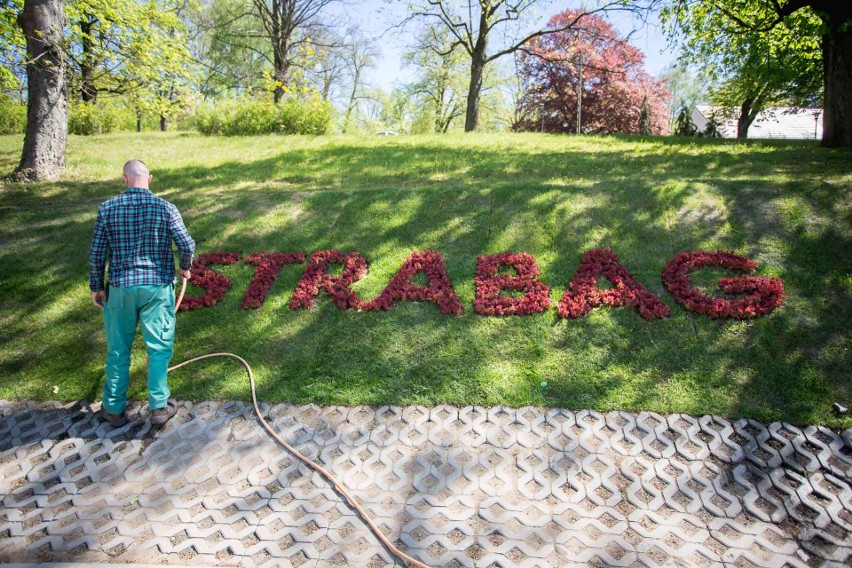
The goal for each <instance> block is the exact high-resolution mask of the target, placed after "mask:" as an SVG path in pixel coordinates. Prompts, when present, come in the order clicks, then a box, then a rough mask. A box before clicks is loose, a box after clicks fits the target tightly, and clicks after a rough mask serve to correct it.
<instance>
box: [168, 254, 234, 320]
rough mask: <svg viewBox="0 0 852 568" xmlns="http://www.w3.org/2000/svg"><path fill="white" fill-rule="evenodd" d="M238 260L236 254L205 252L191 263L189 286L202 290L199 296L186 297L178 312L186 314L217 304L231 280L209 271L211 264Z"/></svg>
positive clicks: (228, 287) (229, 286)
mask: <svg viewBox="0 0 852 568" xmlns="http://www.w3.org/2000/svg"><path fill="white" fill-rule="evenodd" d="M239 260H240V253H238V252H207V253H204V254H200V255H198V258H196V259H195V261H194V262H193V263H192V278H191V279H190V280H189V282H190V284H192V285H193V286H197V287H199V288H201V289H203V290H204V294H202V295H201V296H200V297H199V296H186V297H184V299H183V302H181V305H180V311H182V312H188V311H192V310H197V309H199V308H204V307H207V306H212V305H215V304H218V303H219V302H220V301H221V300H222V298H223V297H224V296H225V292H227V291H228V290H229V289H230V288H231V284H232V282H231V279H230V278H228V277H227V276H225V275H224V274H219V273H218V272H215V271H213V270H210V269H209V268H208V266H210V265H211V264H226V265H227V264H234V263H235V262H237V261H239Z"/></svg>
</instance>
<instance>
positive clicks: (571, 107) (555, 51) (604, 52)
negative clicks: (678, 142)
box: [515, 10, 670, 134]
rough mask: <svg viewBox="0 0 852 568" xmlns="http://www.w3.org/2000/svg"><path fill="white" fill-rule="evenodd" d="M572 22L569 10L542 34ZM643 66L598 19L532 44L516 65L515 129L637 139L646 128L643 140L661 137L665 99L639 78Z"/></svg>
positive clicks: (659, 86)
mask: <svg viewBox="0 0 852 568" xmlns="http://www.w3.org/2000/svg"><path fill="white" fill-rule="evenodd" d="M576 18H577V12H576V11H572V10H568V11H565V12H562V13H560V14H557V15H556V16H554V17H553V18H551V20H550V21H549V22H548V27H550V28H559V27H564V26H565V23H566V22H573V21H575V20H576ZM644 60H645V56H644V55H643V54H642V52H641V51H639V50H638V49H636V48H635V47H633V46H631V45H630V44H629V43H627V40H626V39H625V38H623V37H620V36H619V35H618V33H617V32H616V31H615V30H614V29H613V28H612V26H611V25H610V24H609V23H608V22H607V21H606V20H604V19H603V18H602V17H600V16H597V15H589V16H586V17H585V18H584V19H583V24H582V26H574V27H572V28H570V29H566V30H565V31H562V32H557V33H552V34H548V35H546V36H541V37H537V38H533V39H532V40H530V42H529V44H528V45H527V46H526V48H525V49H524V54H523V57H522V60H521V77H522V80H523V88H524V96H523V98H522V99H521V109H522V111H523V112H522V117H523V118H522V120H521V121H520V122H519V124H516V125H515V127H516V128H519V129H523V130H538V129H539V128H541V129H543V130H546V131H547V132H575V131H577V130H578V129H579V130H580V131H581V132H590V133H596V134H614V133H632V134H637V133H640V132H641V126H642V122H645V123H646V126H647V128H648V130H649V133H653V134H664V133H666V132H667V131H668V123H669V113H668V106H667V105H668V99H669V97H670V94H669V92H668V91H667V90H666V89H665V86H664V84H663V82H662V81H657V80H655V79H653V78H652V77H651V76H650V75H648V74H647V73H646V72H645V70H644V66H643V64H644ZM643 108H644V109H645V116H644V118H643ZM640 118H642V119H643V120H640Z"/></svg>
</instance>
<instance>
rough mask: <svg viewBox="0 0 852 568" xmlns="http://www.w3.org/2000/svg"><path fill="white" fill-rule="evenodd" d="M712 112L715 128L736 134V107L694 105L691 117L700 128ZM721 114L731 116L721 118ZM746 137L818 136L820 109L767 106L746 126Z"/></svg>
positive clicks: (732, 134)
mask: <svg viewBox="0 0 852 568" xmlns="http://www.w3.org/2000/svg"><path fill="white" fill-rule="evenodd" d="M714 114H715V116H716V124H717V125H718V129H719V132H720V133H721V134H722V136H723V137H724V138H736V137H737V115H738V114H739V111H738V109H725V108H721V107H712V106H710V105H698V106H696V107H695V109H694V110H693V112H692V121H693V122H694V123H695V125H696V126H697V127H698V129H699V130H701V131H703V130H704V128H705V127H706V125H707V122H708V120H709V119H710V117H711V116H713V115H714ZM725 116H728V117H731V118H724V117H725ZM748 137H749V138H790V139H797V140H819V139H820V138H822V109H821V108H801V107H770V108H767V109H765V110H762V111H761V112H759V113H758V114H757V118H755V119H754V122H752V123H751V126H750V127H749V129H748Z"/></svg>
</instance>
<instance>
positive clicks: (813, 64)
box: [663, 2, 822, 138]
mask: <svg viewBox="0 0 852 568" xmlns="http://www.w3.org/2000/svg"><path fill="white" fill-rule="evenodd" d="M755 9H757V10H762V17H763V18H769V17H770V16H771V14H770V12H771V8H770V7H769V6H768V5H765V6H762V5H761V3H760V2H757V3H755ZM663 18H664V21H666V22H668V23H669V25H670V29H674V24H677V26H678V27H679V29H680V30H681V32H682V33H683V37H684V39H685V41H684V51H683V55H682V59H683V60H684V61H687V62H689V63H692V64H695V65H702V66H703V70H704V72H705V73H707V74H708V76H710V77H711V78H712V79H713V80H714V81H715V83H716V86H715V87H714V88H712V89H711V90H710V97H709V98H710V101H711V102H712V103H713V104H714V105H716V106H718V107H722V108H723V109H725V111H723V112H724V113H725V114H724V116H736V118H737V124H738V128H737V137H738V138H746V137H747V133H748V127H749V126H750V125H751V123H752V122H753V121H754V119H755V118H756V117H757V114H758V113H759V112H760V111H762V110H763V109H764V108H766V107H767V106H770V105H777V104H790V105H809V104H814V103H815V102H816V101H817V100H818V99H819V96H820V91H821V83H822V63H821V52H820V43H819V30H820V21H819V18H818V17H817V16H816V15H815V14H813V13H812V12H805V11H802V12H797V13H795V14H792V15H791V16H789V17H788V18H787V19H786V20H784V21H783V22H781V23H779V24H778V25H776V26H774V27H773V28H772V29H771V30H767V31H745V30H743V29H742V28H740V27H738V26H736V25H735V24H734V23H732V22H731V20H730V16H729V12H728V11H727V10H726V9H724V8H723V7H721V5H720V4H717V3H713V2H702V3H698V4H689V5H688V6H686V5H684V4H682V3H675V4H674V5H673V6H672V7H671V8H669V9H667V10H664V11H663Z"/></svg>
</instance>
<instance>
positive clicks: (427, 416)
mask: <svg viewBox="0 0 852 568" xmlns="http://www.w3.org/2000/svg"><path fill="white" fill-rule="evenodd" d="M98 410H99V407H98V405H89V404H87V403H67V404H60V403H51V402H44V403H37V402H26V401H24V402H11V401H0V562H19V563H36V564H38V563H46V562H71V563H87V562H98V563H128V562H134V563H141V564H164V563H165V564H172V565H211V566H212V565H216V566H244V567H247V568H248V567H255V566H264V567H265V566H276V567H277V566H309V567H313V566H318V567H326V566H359V567H360V566H365V567H366V566H391V565H394V563H395V559H394V558H393V557H392V556H391V555H390V553H389V552H388V551H387V550H385V549H384V548H383V547H382V546H381V545H380V544H379V543H378V541H377V540H376V538H375V537H374V536H373V535H372V534H371V533H370V532H369V531H368V529H367V527H366V525H365V524H364V522H363V521H362V520H361V519H360V518H359V517H358V516H357V515H356V514H355V513H354V512H353V511H352V510H351V509H350V508H349V507H348V506H347V505H346V504H345V502H344V501H342V500H341V499H340V498H339V496H338V495H337V494H336V492H335V491H334V490H333V489H332V488H331V487H330V486H329V485H328V484H327V483H326V482H325V481H324V480H323V479H322V478H321V477H320V475H319V474H317V473H315V472H312V471H311V470H309V469H308V468H307V467H306V466H305V465H304V464H302V463H301V462H299V461H298V460H296V459H295V458H294V457H293V456H291V455H289V454H288V453H287V452H286V451H285V450H283V448H280V447H279V446H278V445H277V444H276V443H275V442H274V440H272V439H271V438H270V437H269V436H268V435H267V434H266V433H265V432H264V431H263V430H262V428H261V427H260V425H259V424H258V422H257V420H256V419H255V417H254V414H253V409H252V407H251V406H250V405H248V404H246V403H243V402H205V403H199V404H194V405H193V404H191V403H181V404H180V407H179V412H178V415H177V416H176V417H175V418H174V419H172V421H171V422H169V423H168V424H167V425H166V426H165V427H164V428H162V429H160V430H156V429H153V428H152V427H151V425H150V422H149V421H148V420H147V419H146V416H145V413H144V412H143V411H142V410H141V409H140V407H139V406H138V405H132V406H131V407H130V409H129V410H130V417H131V422H130V423H129V424H128V425H126V426H124V427H122V428H117V429H116V428H113V427H111V426H108V425H106V424H104V423H102V422H101V421H100V420H99V418H98V417H97V416H96V414H97V411H98ZM262 411H263V413H264V415H265V416H266V417H267V419H268V420H269V421H270V423H271V424H272V426H273V428H275V429H276V431H277V432H279V433H280V434H281V435H283V436H284V437H285V438H286V439H287V440H288V441H290V443H292V444H293V445H294V446H296V447H298V448H300V449H301V450H302V451H303V452H304V453H305V454H306V455H308V456H309V457H311V458H312V459H315V460H318V461H319V462H321V463H322V464H324V466H325V467H326V468H327V469H329V470H330V471H332V472H333V473H334V474H335V475H336V476H337V477H338V478H339V479H340V480H341V481H342V483H343V484H344V485H345V486H346V487H347V489H348V490H350V491H351V492H352V493H353V494H354V495H355V496H356V497H357V498H358V499H359V500H360V502H361V503H362V505H363V506H364V507H365V508H366V509H367V510H368V511H369V512H370V514H371V515H373V518H374V520H375V521H376V523H377V524H378V525H379V527H380V528H381V530H382V531H383V532H384V533H385V534H386V535H387V536H388V537H389V538H390V539H391V540H393V541H394V542H395V543H396V545H397V546H399V547H400V548H402V549H403V550H405V551H406V552H407V553H408V554H410V555H412V556H414V557H415V558H418V559H420V560H421V561H423V562H424V563H426V564H428V565H430V566H466V567H472V568H478V567H486V566H488V567H497V566H503V567H509V566H514V567H523V566H534V567H546V566H553V567H563V566H586V565H590V564H591V565H607V566H678V565H679V566H718V565H730V566H750V565H754V566H816V565H819V566H848V565H850V564H852V483H851V481H852V447H850V441H852V435H850V434H852V432H850V431H849V430H847V431H846V432H843V433H835V432H833V431H831V430H829V429H826V428H823V427H818V426H807V427H804V428H798V427H794V426H791V425H789V424H785V423H773V424H761V423H759V422H755V421H753V420H745V419H742V420H735V421H732V420H727V419H724V418H721V417H717V416H700V417H695V416H689V415H683V414H674V415H669V416H664V415H659V414H654V413H649V412H641V413H628V412H611V413H606V414H601V413H597V412H594V411H587V410H584V411H568V410H562V409H542V408H532V407H526V408H518V409H512V408H506V407H494V408H482V407H473V406H470V407H464V408H456V407H451V406H438V407H435V408H423V407H392V406H386V407H380V408H375V407H366V406H356V407H317V406H314V405H307V406H293V405H285V404H281V405H275V406H270V405H268V404H264V405H263V407H262Z"/></svg>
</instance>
